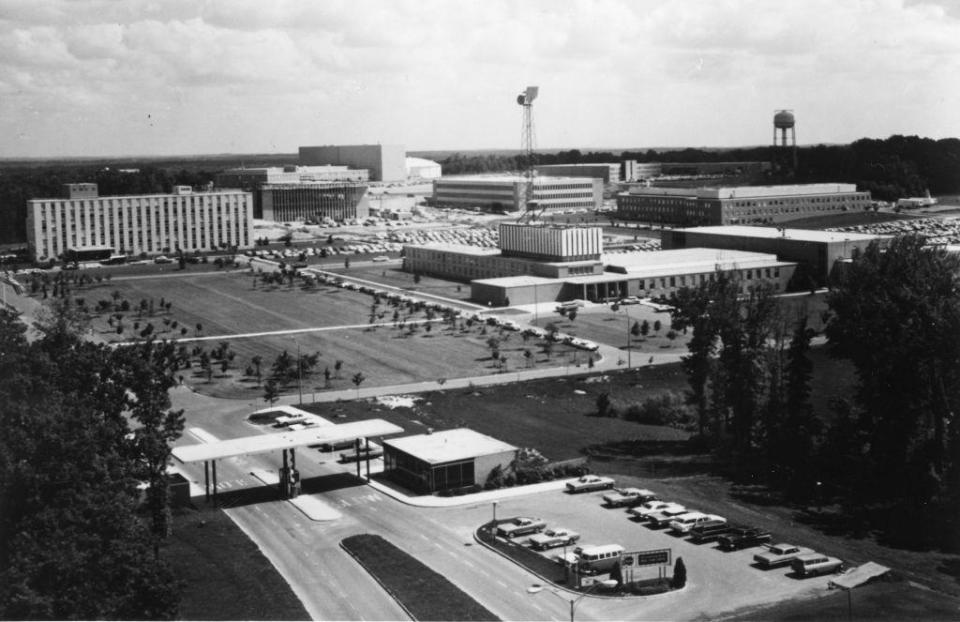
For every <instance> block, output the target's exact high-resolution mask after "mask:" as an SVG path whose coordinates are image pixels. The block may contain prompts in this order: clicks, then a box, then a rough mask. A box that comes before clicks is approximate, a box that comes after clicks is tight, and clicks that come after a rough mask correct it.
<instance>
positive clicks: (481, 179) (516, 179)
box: [440, 174, 593, 185]
mask: <svg viewBox="0 0 960 622" xmlns="http://www.w3.org/2000/svg"><path fill="white" fill-rule="evenodd" d="M440 181H443V182H471V183H481V184H484V183H486V184H505V183H520V182H522V181H525V179H524V178H523V177H521V176H519V175H504V174H483V175H444V176H443V177H441V178H440ZM561 182H570V183H578V184H592V183H593V182H592V181H591V180H590V178H589V177H554V176H552V175H549V176H543V177H534V182H533V183H534V185H540V184H559V183H561Z"/></svg>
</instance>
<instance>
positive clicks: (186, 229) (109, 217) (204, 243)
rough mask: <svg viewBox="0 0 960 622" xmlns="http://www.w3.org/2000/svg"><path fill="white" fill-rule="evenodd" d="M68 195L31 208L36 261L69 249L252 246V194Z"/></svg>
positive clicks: (132, 251) (73, 190)
mask: <svg viewBox="0 0 960 622" xmlns="http://www.w3.org/2000/svg"><path fill="white" fill-rule="evenodd" d="M91 187H92V189H91ZM67 193H68V196H67V197H66V198H51V199H31V200H30V201H28V202H27V245H28V247H29V249H30V255H31V257H32V258H33V259H34V260H35V261H46V260H57V259H60V258H62V257H63V256H64V255H65V254H66V253H67V251H68V249H69V250H71V251H73V252H82V251H83V249H109V250H110V251H112V252H114V253H119V254H126V255H131V256H135V255H140V254H147V255H156V254H161V253H175V252H177V251H178V250H182V251H184V252H192V251H212V250H219V249H225V248H231V247H235V248H241V249H242V248H250V247H252V246H253V200H252V197H251V195H250V193H249V192H242V191H239V190H224V191H216V192H199V193H194V192H193V191H192V190H191V188H190V187H189V186H178V187H177V188H175V189H174V192H173V193H172V194H151V195H134V196H111V197H101V196H97V190H96V184H82V185H81V184H74V185H70V186H68V187H67Z"/></svg>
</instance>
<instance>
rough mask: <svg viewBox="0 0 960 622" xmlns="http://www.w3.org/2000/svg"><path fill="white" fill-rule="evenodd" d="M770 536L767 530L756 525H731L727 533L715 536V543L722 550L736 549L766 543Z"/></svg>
mask: <svg viewBox="0 0 960 622" xmlns="http://www.w3.org/2000/svg"><path fill="white" fill-rule="evenodd" d="M771 538H772V536H771V535H770V532H769V531H764V530H763V529H760V528H758V527H732V528H731V529H730V530H729V531H728V532H727V533H725V534H723V535H721V536H720V537H719V538H717V543H718V544H719V546H720V548H721V549H723V550H724V551H736V550H739V549H745V548H748V547H751V546H757V545H758V544H766V543H767V542H770V539H771Z"/></svg>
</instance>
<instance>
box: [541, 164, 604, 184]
mask: <svg viewBox="0 0 960 622" xmlns="http://www.w3.org/2000/svg"><path fill="white" fill-rule="evenodd" d="M535 169H536V171H537V175H544V176H549V177H597V178H599V179H602V180H603V183H605V184H617V183H620V163H619V162H604V163H601V164H541V165H538V166H536V167H535Z"/></svg>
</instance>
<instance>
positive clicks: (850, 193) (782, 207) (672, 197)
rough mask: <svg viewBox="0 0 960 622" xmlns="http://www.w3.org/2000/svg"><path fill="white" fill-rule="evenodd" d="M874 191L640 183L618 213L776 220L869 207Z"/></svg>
mask: <svg viewBox="0 0 960 622" xmlns="http://www.w3.org/2000/svg"><path fill="white" fill-rule="evenodd" d="M871 205H872V200H871V198H870V193H869V192H858V191H857V188H856V185H855V184H799V185H784V186H739V187H729V188H663V187H647V186H634V187H631V188H630V190H629V191H628V192H622V193H620V194H618V195H617V216H618V217H619V218H623V219H628V220H641V221H644V222H650V223H656V224H663V225H676V226H681V227H689V226H700V225H737V224H772V223H780V222H786V221H789V220H796V219H799V218H804V217H808V216H818V215H826V214H839V213H842V212H847V211H864V210H866V209H868V208H869V207H871Z"/></svg>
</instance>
